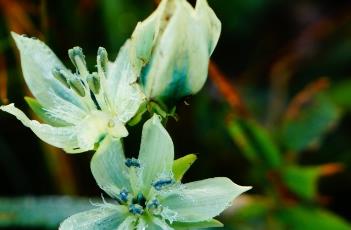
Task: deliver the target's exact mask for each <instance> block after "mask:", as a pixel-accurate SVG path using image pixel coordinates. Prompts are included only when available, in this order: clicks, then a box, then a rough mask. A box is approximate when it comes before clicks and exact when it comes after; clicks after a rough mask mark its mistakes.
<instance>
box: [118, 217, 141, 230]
mask: <svg viewBox="0 0 351 230" xmlns="http://www.w3.org/2000/svg"><path fill="white" fill-rule="evenodd" d="M136 219H137V218H136V217H135V216H128V217H127V218H126V219H125V220H124V221H123V222H122V224H121V225H119V226H118V228H117V230H132V229H134V227H135V222H136Z"/></svg>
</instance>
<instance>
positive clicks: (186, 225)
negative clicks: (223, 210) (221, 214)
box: [171, 219, 223, 230]
mask: <svg viewBox="0 0 351 230" xmlns="http://www.w3.org/2000/svg"><path fill="white" fill-rule="evenodd" d="M171 226H172V228H174V229H179V230H180V229H182V230H185V229H197V228H220V227H223V224H222V223H221V222H219V221H218V220H216V219H210V220H206V221H200V222H173V223H172V224H171Z"/></svg>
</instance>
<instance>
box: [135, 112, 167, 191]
mask: <svg viewBox="0 0 351 230" xmlns="http://www.w3.org/2000/svg"><path fill="white" fill-rule="evenodd" d="M173 159H174V147H173V142H172V139H171V137H170V136H169V134H168V133H167V131H166V129H165V128H164V127H163V126H162V124H161V121H160V119H159V117H158V116H157V115H154V116H153V117H152V118H151V119H149V120H148V121H147V122H145V124H144V127H143V131H142V136H141V145H140V152H139V160H140V164H141V168H142V178H143V185H144V186H143V190H144V191H143V192H144V193H145V195H146V194H147V193H148V190H149V189H150V187H151V184H152V182H153V181H154V180H155V179H157V177H159V176H160V175H161V174H162V173H169V172H171V171H172V165H173Z"/></svg>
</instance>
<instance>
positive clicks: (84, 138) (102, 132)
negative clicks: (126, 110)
mask: <svg viewBox="0 0 351 230" xmlns="http://www.w3.org/2000/svg"><path fill="white" fill-rule="evenodd" d="M109 123H111V124H113V125H109ZM109 126H111V127H109ZM108 134H110V135H112V136H113V137H115V138H121V137H126V136H127V135H128V131H127V129H126V128H125V126H124V124H123V123H122V122H121V121H119V120H118V119H115V117H113V116H112V115H109V114H107V113H105V112H102V111H99V110H95V111H91V112H90V114H89V115H88V116H86V117H85V118H84V119H83V120H82V121H81V122H80V123H78V124H77V139H78V144H79V147H81V148H82V149H88V150H91V149H93V148H94V145H95V144H96V143H98V142H99V141H100V140H101V139H103V138H104V137H105V136H106V135H108Z"/></svg>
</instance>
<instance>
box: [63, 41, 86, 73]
mask: <svg viewBox="0 0 351 230" xmlns="http://www.w3.org/2000/svg"><path fill="white" fill-rule="evenodd" d="M68 56H69V58H70V59H71V62H72V63H73V65H74V66H75V67H76V68H77V70H78V71H79V73H80V75H82V77H84V78H85V77H87V76H88V74H89V71H88V69H87V67H86V62H85V56H84V54H83V49H82V48H80V47H78V46H76V47H73V48H72V49H69V50H68Z"/></svg>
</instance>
